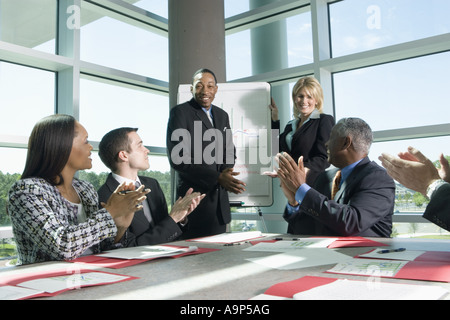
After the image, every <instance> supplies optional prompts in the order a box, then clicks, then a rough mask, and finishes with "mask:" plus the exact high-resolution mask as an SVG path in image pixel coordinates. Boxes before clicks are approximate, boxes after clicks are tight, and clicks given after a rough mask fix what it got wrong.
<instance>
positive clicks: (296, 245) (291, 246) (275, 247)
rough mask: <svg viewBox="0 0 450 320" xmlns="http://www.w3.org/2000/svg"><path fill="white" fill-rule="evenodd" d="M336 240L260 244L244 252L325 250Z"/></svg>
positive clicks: (321, 239)
mask: <svg viewBox="0 0 450 320" xmlns="http://www.w3.org/2000/svg"><path fill="white" fill-rule="evenodd" d="M336 239H337V238H306V239H301V240H294V241H276V242H260V243H258V244H256V245H254V246H252V247H249V248H245V249H244V251H266V252H285V251H291V250H297V249H310V248H326V247H328V246H329V245H330V244H331V243H333V242H334V241H335V240H336Z"/></svg>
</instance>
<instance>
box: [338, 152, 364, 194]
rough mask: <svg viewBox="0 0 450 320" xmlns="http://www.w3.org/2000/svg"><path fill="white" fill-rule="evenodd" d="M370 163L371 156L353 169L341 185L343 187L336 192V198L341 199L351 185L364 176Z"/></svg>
mask: <svg viewBox="0 0 450 320" xmlns="http://www.w3.org/2000/svg"><path fill="white" fill-rule="evenodd" d="M369 163H370V160H369V158H367V157H366V158H364V159H363V160H361V162H360V163H358V165H357V166H356V167H355V168H354V169H353V171H352V172H351V173H350V175H349V176H348V177H347V179H345V180H344V182H343V183H342V185H341V188H340V189H339V191H338V192H337V193H336V196H335V200H336V201H339V200H340V198H341V197H342V196H343V195H344V194H345V191H346V190H348V189H350V188H351V186H352V185H353V184H354V183H356V182H357V181H359V180H360V179H361V178H363V177H364V175H365V173H364V169H365V168H366V167H367V164H369Z"/></svg>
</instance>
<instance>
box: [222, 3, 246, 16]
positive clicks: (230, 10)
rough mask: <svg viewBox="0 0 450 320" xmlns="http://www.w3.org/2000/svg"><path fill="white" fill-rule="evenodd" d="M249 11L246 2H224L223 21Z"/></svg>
mask: <svg viewBox="0 0 450 320" xmlns="http://www.w3.org/2000/svg"><path fill="white" fill-rule="evenodd" d="M248 10H249V1H248V0H225V19H226V18H229V17H232V16H235V15H238V14H240V13H243V12H247V11H248Z"/></svg>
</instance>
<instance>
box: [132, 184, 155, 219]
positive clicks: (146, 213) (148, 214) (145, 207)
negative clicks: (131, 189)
mask: <svg viewBox="0 0 450 320" xmlns="http://www.w3.org/2000/svg"><path fill="white" fill-rule="evenodd" d="M134 185H135V186H136V190H137V189H138V188H139V187H140V186H141V183H140V182H139V181H136V182H135V183H134ZM142 206H143V209H142V211H143V212H144V216H145V217H146V218H147V220H148V222H150V223H153V219H152V214H151V211H150V207H149V205H148V203H147V201H146V200H144V201H142Z"/></svg>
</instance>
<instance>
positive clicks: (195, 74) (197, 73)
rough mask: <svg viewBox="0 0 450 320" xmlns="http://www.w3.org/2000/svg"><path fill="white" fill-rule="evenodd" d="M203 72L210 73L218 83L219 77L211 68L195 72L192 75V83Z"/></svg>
mask: <svg viewBox="0 0 450 320" xmlns="http://www.w3.org/2000/svg"><path fill="white" fill-rule="evenodd" d="M201 73H210V74H211V75H212V76H213V77H214V81H215V82H216V84H217V78H216V75H215V74H214V72H212V71H211V70H209V69H206V68H202V69H199V70H197V71H196V72H195V73H194V75H193V76H192V83H194V79H195V77H196V76H197V75H199V74H201Z"/></svg>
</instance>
